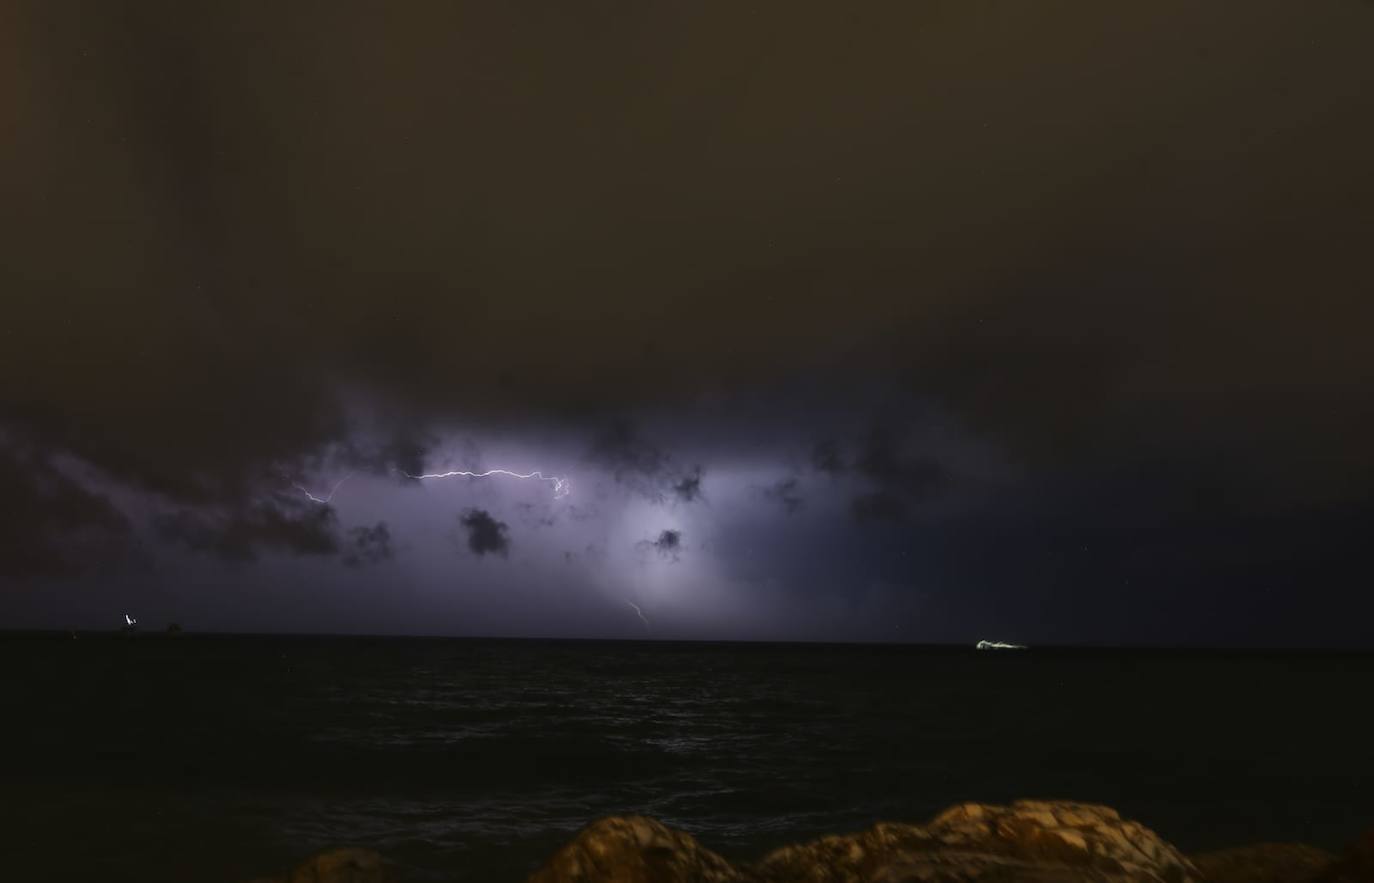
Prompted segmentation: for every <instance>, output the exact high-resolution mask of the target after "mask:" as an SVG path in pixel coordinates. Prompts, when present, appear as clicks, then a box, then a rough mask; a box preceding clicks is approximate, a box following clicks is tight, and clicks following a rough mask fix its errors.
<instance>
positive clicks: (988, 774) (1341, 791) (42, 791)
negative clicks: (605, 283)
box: [0, 635, 1374, 883]
mask: <svg viewBox="0 0 1374 883" xmlns="http://www.w3.org/2000/svg"><path fill="white" fill-rule="evenodd" d="M0 671H3V672H4V674H3V675H2V676H0V678H3V680H0V685H3V686H4V695H5V713H4V714H3V717H0V747H2V748H3V755H2V756H3V763H4V776H3V783H4V784H3V789H0V790H3V792H4V799H3V800H0V813H2V814H3V817H0V832H3V834H2V835H0V839H3V840H4V842H7V843H8V844H9V848H8V849H7V850H6V855H5V859H4V863H5V867H6V869H7V872H6V873H7V875H8V876H12V878H13V879H23V880H30V881H35V883H38V881H68V880H70V881H83V883H84V881H92V883H94V881H100V883H122V881H129V883H133V881H138V883H190V881H198V883H220V881H223V883H230V881H241V880H245V879H247V878H251V877H253V876H256V875H259V874H264V873H268V872H273V871H276V870H279V869H281V868H284V867H286V866H288V865H289V864H290V863H292V862H293V861H295V860H297V859H299V858H301V857H302V856H304V855H306V854H308V853H309V852H311V851H312V850H315V849H317V848H321V847H326V846H333V845H341V844H346V845H361V846H367V847H372V848H375V849H377V850H379V851H381V852H382V853H384V854H385V855H386V856H388V857H390V858H391V859H392V860H394V861H396V862H397V863H399V864H400V865H401V866H402V868H403V869H404V870H405V872H406V873H407V875H408V879H414V880H416V881H429V880H436V881H437V880H448V881H484V883H502V881H519V880H521V879H523V876H524V875H525V874H527V873H529V872H530V871H531V870H533V869H534V868H535V867H536V866H537V865H538V864H539V862H540V861H541V860H542V859H543V858H544V857H546V856H547V855H548V854H549V853H550V852H551V851H552V850H554V849H555V848H556V847H557V846H558V845H559V844H561V843H563V842H564V841H566V840H567V839H568V837H569V836H570V835H571V834H572V833H573V832H575V831H576V830H577V829H578V828H579V827H580V826H582V825H583V824H585V823H586V822H587V821H589V820H591V819H593V818H596V817H598V816H602V815H606V814H610V813H646V814H648V815H652V816H656V817H658V818H660V819H662V820H664V821H665V822H667V823H668V824H670V825H674V826H677V827H680V828H683V829H686V830H688V831H690V832H692V833H694V834H695V835H697V836H698V837H699V838H700V839H701V840H702V841H703V842H704V843H705V844H706V845H707V846H709V847H711V848H714V849H716V850H717V851H720V852H722V853H724V854H725V855H727V856H728V857H731V858H748V857H752V856H757V855H759V854H761V853H762V852H764V851H766V850H767V849H769V848H772V847H774V846H777V845H780V844H782V843H784V842H787V841H790V840H794V839H797V838H802V837H808V836H812V835H817V834H821V833H830V832H840V831H848V830H855V829H860V828H863V827H866V826H868V825H870V824H872V823H873V822H874V821H877V820H880V819H888V820H907V821H921V820H924V819H926V818H928V817H929V816H930V815H932V814H933V813H935V812H937V811H938V810H940V809H942V808H944V807H945V806H948V805H949V804H952V803H956V802H960V801H965V800H979V801H994V802H996V801H1008V800H1012V799H1015V798H1019V797H1046V798H1073V799H1077V800H1085V801H1096V802H1102V803H1107V804H1111V805H1113V806H1115V807H1117V808H1118V809H1120V810H1121V811H1122V812H1123V813H1125V814H1127V815H1129V816H1132V817H1135V818H1137V819H1139V820H1141V821H1142V822H1144V823H1145V824H1146V825H1147V826H1149V827H1151V828H1154V829H1155V830H1156V831H1158V832H1159V833H1160V834H1161V835H1163V836H1164V837H1165V838H1166V839H1168V840H1170V841H1172V842H1174V843H1175V844H1177V845H1179V846H1180V847H1181V848H1183V849H1185V850H1189V851H1191V850H1202V849H1209V848H1218V847H1223V846H1230V845H1239V844H1244V843H1248V842H1255V841H1261V840H1299V841H1306V842H1310V843H1314V844H1317V845H1319V846H1325V847H1328V848H1332V849H1336V848H1339V847H1341V846H1342V845H1343V844H1344V843H1345V842H1346V841H1348V840H1349V839H1350V838H1351V837H1353V836H1354V835H1355V834H1356V833H1358V832H1359V831H1360V830H1362V829H1363V828H1365V827H1368V826H1369V825H1371V824H1374V730H1372V729H1371V727H1374V724H1372V723H1371V719H1372V718H1374V715H1371V714H1370V710H1371V707H1372V703H1374V698H1371V697H1374V656H1371V655H1335V654H1328V655H1321V654H1268V655H1266V654H1260V653H1251V654H1222V653H1198V652H1192V653H1188V652H1158V651H1156V652H1144V651H1088V650H1073V651H1070V650H1040V649H1032V650H1028V651H1015V652H1014V651H985V652H978V651H975V650H973V649H972V648H967V649H965V648H921V647H901V646H871V645H870V646H862V645H764V644H700V643H653V642H575V641H568V642H555V641H502V640H463V639H458V640H452V639H372V638H300V637H220V636H193V635H187V636H181V637H167V638H158V637H153V636H140V637H132V638H121V637H99V636H93V635H85V636H80V637H78V638H76V639H73V638H71V637H69V636H68V637H64V638H61V639H58V638H54V637H44V638H39V637H14V636H11V637H5V638H0Z"/></svg>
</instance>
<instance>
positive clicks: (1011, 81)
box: [0, 0, 1374, 503]
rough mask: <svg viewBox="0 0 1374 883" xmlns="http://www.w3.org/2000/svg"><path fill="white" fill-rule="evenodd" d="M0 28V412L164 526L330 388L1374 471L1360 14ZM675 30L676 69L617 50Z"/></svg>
mask: <svg viewBox="0 0 1374 883" xmlns="http://www.w3.org/2000/svg"><path fill="white" fill-rule="evenodd" d="M20 10H21V12H20V13H19V14H18V15H17V16H16V17H15V18H16V22H15V27H14V28H13V29H11V34H10V35H9V36H8V42H7V52H6V57H7V58H9V59H11V62H12V64H13V66H14V70H15V76H13V77H12V78H11V79H10V86H9V87H8V88H10V89H11V90H14V92H15V95H14V98H15V99H16V100H13V101H11V102H10V106H13V107H14V108H16V113H17V116H16V118H15V119H14V121H13V122H14V125H13V126H11V128H12V129H13V131H15V132H16V133H18V134H17V135H16V137H14V138H12V139H9V140H8V141H7V143H6V144H5V146H4V152H3V154H0V161H3V162H4V164H5V166H4V167H5V168H6V169H7V170H13V171H14V174H13V175H11V176H10V179H11V181H12V184H13V186H12V187H10V188H9V189H8V190H7V194H8V197H7V199H6V201H5V203H6V204H5V206H4V207H3V209H0V211H3V212H4V214H3V216H0V224H3V229H0V233H3V234H4V235H3V237H0V238H2V239H3V241H4V242H6V244H7V255H6V260H4V261H2V262H0V290H4V291H5V292H6V293H7V302H6V308H7V323H6V324H7V326H8V327H10V328H12V329H22V334H12V336H11V337H9V338H7V339H6V342H5V346H4V347H3V348H0V403H5V404H13V405H16V406H17V405H23V406H25V408H26V409H27V411H28V413H29V415H30V416H31V417H32V418H33V419H34V421H35V423H34V425H40V424H41V425H47V424H49V423H51V422H54V421H59V420H60V421H62V422H65V423H66V424H67V425H68V427H69V429H70V432H66V433H64V434H63V437H64V441H63V444H65V445H67V446H68V447H69V448H70V449H71V450H73V451H75V452H77V453H79V454H80V455H81V456H83V457H84V458H86V459H88V460H89V461H90V462H93V463H96V464H98V465H99V466H100V467H101V468H102V469H105V470H107V471H109V472H111V473H113V474H118V475H120V476H121V477H124V478H127V479H128V480H130V481H132V482H135V483H137V484H139V485H142V486H146V487H149V488H154V489H157V490H158V491H159V492H161V493H166V494H168V495H171V496H173V497H174V498H175V499H177V500H178V501H182V502H186V503H205V502H210V501H218V500H223V499H225V498H226V497H228V496H235V497H239V498H243V499H246V498H248V497H250V496H251V495H252V493H255V492H257V491H259V490H260V489H261V485H262V483H263V482H264V481H265V480H266V477H267V476H270V475H272V474H277V473H276V472H274V470H277V471H279V470H282V469H287V470H291V469H292V468H293V467H295V466H297V465H298V464H299V463H300V462H302V461H304V460H307V459H308V458H309V457H310V456H312V455H314V454H317V453H318V452H319V450H320V449H321V447H322V446H323V445H326V444H328V443H333V442H338V441H340V440H341V439H342V438H344V437H345V436H346V435H347V428H348V427H347V424H346V422H345V420H344V418H343V413H344V412H343V409H342V408H341V402H342V397H343V396H346V395H348V394H350V393H355V392H356V393H358V394H360V395H371V396H373V397H374V398H376V399H380V400H382V401H385V402H386V403H387V405H388V413H389V414H391V415H393V416H394V415H404V421H406V422H411V421H413V422H417V423H419V424H420V425H429V424H430V423H431V422H440V423H447V425H453V423H454V421H457V420H463V419H477V420H499V419H531V420H560V419H574V420H587V419H600V418H602V417H604V415H605V414H607V413H630V412H633V411H635V409H639V408H646V407H647V408H675V407H685V406H690V407H692V408H701V409H704V411H706V412H709V411H710V409H711V408H713V407H714V406H715V405H714V403H715V402H716V401H717V400H718V399H719V398H720V397H722V396H728V395H730V394H732V393H734V392H737V391H739V390H742V389H756V388H763V387H766V385H767V384H769V383H772V382H774V381H775V380H777V379H778V378H779V377H780V376H794V377H801V376H821V377H826V378H829V380H828V381H827V383H825V384H820V385H819V387H818V389H819V392H821V393H823V394H824V396H825V397H828V398H832V399H839V400H841V401H842V400H843V399H844V397H845V395H846V391H847V390H848V389H849V388H851V387H852V386H853V385H854V384H855V383H858V382H870V381H872V380H874V379H875V378H878V379H883V380H891V381H892V382H895V383H898V384H900V385H902V386H904V387H906V388H908V389H910V390H912V391H916V392H919V393H920V394H923V395H927V396H929V397H931V398H932V399H934V400H937V401H939V402H940V403H941V405H942V406H943V407H945V408H947V410H948V411H949V412H951V413H954V414H956V415H958V416H960V417H966V418H967V419H968V420H969V421H970V422H971V423H972V424H973V425H975V426H976V427H977V428H978V429H979V431H980V432H983V431H986V432H988V433H990V434H992V435H994V436H996V437H997V439H998V440H999V441H1000V442H1004V443H1006V444H1007V445H1009V446H1012V447H1015V448H1018V449H1024V450H1026V451H1028V452H1030V453H1033V454H1034V455H1036V456H1044V457H1051V458H1053V457H1056V456H1057V457H1065V456H1075V455H1078V454H1079V453H1081V452H1083V451H1089V452H1093V453H1094V455H1095V456H1105V455H1111V454H1114V453H1119V452H1122V451H1128V452H1131V451H1135V450H1137V449H1139V448H1142V447H1149V446H1153V445H1158V444H1161V443H1166V442H1167V443H1172V444H1186V443H1187V442H1188V441H1189V440H1190V439H1191V438H1193V437H1195V436H1196V435H1197V434H1206V435H1208V436H1209V437H1218V438H1224V439H1227V440H1229V441H1231V442H1232V443H1237V444H1239V443H1242V442H1243V443H1245V444H1246V447H1247V448H1248V449H1251V450H1255V451H1256V453H1255V454H1253V455H1252V456H1254V457H1255V458H1256V459H1257V460H1262V459H1263V458H1265V457H1268V456H1275V455H1282V456H1284V458H1285V459H1289V460H1293V461H1294V462H1302V463H1304V464H1305V466H1304V475H1303V479H1304V480H1305V482H1306V483H1307V484H1309V485H1311V484H1315V483H1317V482H1318V481H1319V480H1322V481H1325V482H1326V484H1327V485H1328V486H1334V487H1340V486H1342V480H1344V479H1346V478H1347V477H1348V476H1349V475H1350V474H1352V473H1353V472H1356V471H1359V470H1361V469H1363V467H1365V466H1367V463H1368V455H1367V453H1366V452H1367V451H1369V450H1370V449H1371V448H1374V422H1371V420H1370V419H1369V418H1368V414H1367V413H1366V410H1367V409H1365V407H1364V405H1363V402H1364V401H1365V399H1366V398H1367V396H1366V392H1367V390H1368V388H1369V386H1370V384H1371V381H1374V359H1371V358H1370V357H1369V356H1368V353H1367V348H1366V346H1365V341H1364V339H1363V336H1362V334H1361V333H1360V332H1359V331H1358V330H1357V329H1363V328H1366V327H1369V325H1370V320H1371V319H1374V314H1371V310H1374V306H1371V304H1370V301H1369V299H1368V298H1366V297H1363V296H1362V295H1363V293H1364V292H1366V291H1367V290H1368V288H1369V283H1370V280H1371V275H1370V273H1371V271H1370V268H1369V265H1368V263H1367V261H1366V260H1365V258H1364V249H1363V242H1364V240H1363V238H1362V237H1360V236H1357V235H1356V234H1355V232H1354V231H1356V230H1361V229H1362V222H1363V219H1364V218H1366V217H1367V216H1368V214H1369V211H1368V209H1369V207H1370V206H1371V205H1374V181H1371V179H1370V176H1368V175H1367V174H1365V163H1366V158H1367V157H1368V156H1369V155H1371V154H1374V122H1371V115H1370V114H1368V113H1365V112H1363V111H1364V105H1365V102H1366V100H1367V96H1368V94H1369V92H1370V89H1371V87H1374V64H1371V63H1370V61H1369V59H1368V53H1367V45H1366V41H1364V40H1363V39H1362V37H1363V35H1364V33H1365V32H1366V31H1367V29H1368V27H1369V16H1370V10H1369V8H1368V7H1367V6H1365V5H1361V4H1327V5H1325V6H1323V8H1322V9H1321V10H1320V11H1312V10H1309V9H1304V8H1299V7H1295V6H1293V5H1292V4H1287V3H1283V2H1281V0H1259V2H1257V3H1253V4H1250V5H1249V6H1248V7H1247V16H1246V29H1245V31H1244V33H1243V34H1240V35H1237V31H1236V29H1235V23H1234V16H1233V15H1232V14H1231V12H1230V11H1229V10H1224V9H1220V8H1215V9H1213V8H1204V7H1198V6H1197V5H1195V4H1194V5H1189V4H1183V3H1177V2H1170V3H1163V4H1148V5H1142V6H1140V7H1137V8H1132V9H1131V10H1129V11H1128V12H1124V13H1123V12H1121V11H1120V10H1110V11H1109V10H1106V9H1105V8H1104V9H1098V8H1094V7H1093V6H1092V5H1091V4H1071V5H1068V6H1064V7H1061V8H1059V9H1058V10H1055V11H1051V12H1045V11H1043V10H1031V9H1029V8H1026V9H1023V8H1021V7H1018V6H1015V5H1002V6H999V7H998V8H997V9H995V10H987V9H983V8H982V7H977V6H967V7H963V8H958V9H955V8H953V7H951V8H950V9H939V10H934V9H930V8H927V7H925V6H922V5H905V6H903V5H897V6H893V7H890V8H888V9H885V10H882V11H881V12H879V13H877V14H875V15H874V16H871V17H866V18H862V19H852V20H846V21H837V20H835V19H834V18H833V16H830V15H829V14H827V13H824V12H823V11H822V8H821V7H819V6H818V7H815V8H813V9H811V10H805V9H798V8H796V7H795V5H794V4H773V5H765V7H764V8H763V9H762V10H761V11H760V13H759V14H758V15H751V16H740V15H738V14H737V10H736V9H735V8H734V7H733V6H732V5H730V4H707V5H705V6H700V7H698V8H695V9H694V10H693V12H692V14H691V15H689V16H688V17H687V19H682V18H680V17H677V16H676V14H675V13H668V12H666V11H661V10H660V11H656V12H651V13H646V15H645V16H641V17H637V18H631V19H626V20H625V21H622V22H619V23H617V24H616V26H615V27H613V28H610V29H609V30H607V29H604V28H596V27H593V25H592V24H591V23H590V22H587V21H582V20H579V19H577V18H576V16H573V15H571V14H570V13H568V12H566V11H558V10H554V11H550V10H540V11H538V12H536V11H534V10H532V9H526V8H524V7H504V6H503V7H500V8H490V9H485V10H482V11H476V8H475V7H452V8H449V7H444V8H439V7H430V6H422V7H416V8H414V9H412V10H408V11H407V12H405V13H403V14H397V15H393V16H388V17H387V18H386V19H385V20H384V21H378V20H376V19H375V18H374V17H372V16H368V15H365V14H364V13H363V12H362V11H361V10H360V9H350V8H341V9H340V10H337V16H336V18H335V20H334V22H333V24H332V26H331V28H330V29H329V31H328V33H326V34H323V35H321V34H319V33H318V30H317V28H315V22H314V21H313V19H312V17H311V16H312V13H310V12H308V11H306V10H305V9H295V10H293V9H281V10H274V11H273V12H272V13H271V15H268V13H266V12H264V11H255V10H253V9H248V8H239V7H237V6H235V7H233V8H228V7H226V8H224V9H220V10H215V11H211V12H203V11H199V10H197V11H195V12H193V11H192V10H191V8H190V7H187V6H185V5H184V4H182V5H178V4H175V3H170V2H152V3H149V4H145V5H144V6H141V7H140V10H139V11H138V12H137V13H131V14H128V15H124V14H117V13H116V12H115V11H114V10H113V9H112V8H110V7H109V6H108V4H101V3H97V2H94V0H90V2H86V3H78V4H76V5H75V6H64V7H61V8H58V7H54V6H53V5H52V4H47V3H41V2H37V0H28V2H22V3H21V4H20ZM1123 16H1124V17H1123ZM778 21H786V22H787V29H788V33H789V34H790V35H791V38H790V39H789V40H788V41H787V42H786V45H783V46H780V47H779V48H778V50H777V52H776V53H774V54H773V55H771V56H770V57H769V60H768V62H767V64H763V62H762V61H761V60H760V57H759V55H758V53H757V52H756V51H755V47H756V46H757V45H759V43H760V41H766V40H768V39H769V35H770V34H772V33H774V32H775V30H776V28H777V22H778ZM665 32H673V33H678V32H682V33H687V34H690V35H692V39H694V40H696V41H697V42H696V43H694V44H693V45H697V46H698V47H699V48H703V49H705V50H709V51H700V52H691V53H681V52H675V51H666V50H665V51H663V52H651V53H647V54H646V53H642V52H639V51H637V50H636V49H633V48H632V47H639V46H643V45H646V44H648V45H657V43H656V42H655V40H656V39H657V38H658V35H661V34H662V33H665ZM305 34H309V35H311V37H310V39H305V38H304V37H303V36H302V35H305ZM514 34H518V35H521V36H520V38H519V39H518V40H517V39H515V38H513V37H512V36H511V35H514ZM1009 34H1015V35H1017V37H1016V39H1014V40H1013V39H1011V38H1009V37H1007V36H1006V35H1009ZM248 35H252V37H251V39H250V37H249V36H248ZM574 47H577V48H574ZM990 47H991V48H990ZM975 50H976V51H975ZM393 53H394V54H395V56H396V57H399V58H405V59H408V62H407V63H405V64H395V63H392V61H393V58H392V54H393ZM1163 57H1168V58H1170V59H1171V60H1172V61H1171V63H1170V65H1169V69H1168V75H1167V76H1164V75H1161V73H1160V72H1161V70H1162V68H1161V66H1160V62H1159V59H1160V58H1163ZM588 58H592V59H594V61H592V62H588V61H587V59H588ZM707 58H709V59H710V62H709V64H708V63H706V62H705V61H704V60H703V59H707ZM817 58H824V59H825V61H824V62H823V63H819V64H818V63H817V62H816V59H817ZM1083 70H1099V71H1104V72H1106V73H1105V74H1104V75H1103V76H1100V77H1092V78H1083V77H1082V76H1081V75H1080V74H1081V71H1083ZM435 71H442V72H443V75H442V76H436V75H435ZM510 71H520V76H508V75H507V74H508V73H509V72H510ZM1284 71H1288V72H1290V73H1287V74H1285V73H1282V72H1284ZM1294 71H1296V72H1297V73H1296V74H1294V73H1291V72H1294ZM744 81H747V82H750V83H751V84H752V87H751V88H750V89H747V90H738V89H729V88H726V87H724V86H723V85H722V84H727V83H737V82H744ZM453 82H462V83H465V84H468V85H467V87H466V88H464V89H463V90H460V91H458V92H454V91H453V90H452V89H450V88H448V86H447V85H446V84H449V83H453ZM630 82H643V83H652V84H654V87H653V88H652V89H649V90H647V91H645V92H643V93H637V92H635V91H633V90H626V89H625V88H624V84H625V83H630ZM440 105H442V106H444V107H445V108H447V111H446V112H445V113H442V114H435V113H433V112H432V109H433V108H434V107H436V106H440ZM473 119H483V120H488V121H492V124H491V125H484V126H480V127H475V128H474V127H473V126H471V125H470V124H469V122H470V121H471V120H473ZM1066 121H1069V122H1066ZM397 132H411V133H415V137H406V138H398V137H396V136H395V133H397ZM1279 133H1281V136H1280V134H1279ZM780 157H781V158H783V159H779V158H780ZM288 182H289V186H288ZM703 231H704V232H703ZM116 293H117V294H116ZM783 315H785V333H780V332H781V331H782V330H783V329H782V326H780V324H779V322H780V316H783ZM665 316H668V317H671V319H670V320H669V321H667V322H665V319H664V317H665ZM73 317H80V319H79V320H73ZM459 335H461V338H460V337H459ZM1311 353H1316V354H1318V355H1317V356H1314V357H1312V358H1303V357H1302V354H1311ZM493 366H498V367H496V368H493ZM1237 389H1244V390H1245V391H1246V392H1245V394H1244V395H1239V396H1238V395H1233V393H1234V391H1235V390H1237ZM394 419H396V420H397V421H398V422H399V421H401V420H402V418H401V417H394ZM1299 424H1302V425H1309V426H1310V431H1309V432H1302V433H1295V432H1293V431H1292V428H1291V427H1293V426H1294V425H1299ZM1181 427H1189V429H1187V430H1186V431H1183V430H1181V429H1178V430H1177V435H1178V437H1177V438H1171V436H1172V435H1173V434H1174V431H1175V430H1174V429H1172V428H1181ZM1317 439H1326V440H1328V441H1325V442H1318V441H1316V440H1317ZM610 447H611V449H614V450H615V451H616V452H617V453H616V455H618V456H621V457H623V458H624V459H623V460H622V463H621V466H620V467H619V468H621V469H622V470H624V471H625V472H626V474H628V473H631V472H634V473H638V474H641V475H645V474H653V473H655V472H656V470H657V468H658V465H660V464H659V461H658V458H657V456H656V455H655V453H654V452H653V450H652V449H651V448H647V447H644V446H640V447H638V448H636V447H635V446H634V445H633V444H631V445H630V446H629V447H628V448H626V447H625V446H623V445H622V446H620V447H619V448H616V446H615V444H614V443H612V444H611V446H610ZM1318 451H1320V453H1321V456H1320V457H1318V456H1313V454H1314V452H1318ZM419 453H420V452H419V451H417V450H414V449H412V450H410V451H409V452H405V451H398V452H395V455H394V456H391V457H388V458H387V461H388V462H390V463H395V464H397V465H398V466H399V467H400V468H403V469H407V470H409V469H413V468H414V467H416V466H417V465H418V463H419V461H420V459H421V458H420V456H419ZM293 474H294V473H293ZM1344 486H1345V487H1346V488H1347V489H1349V488H1350V485H1349V483H1348V482H1345V484H1344ZM1347 492H1349V493H1354V491H1353V490H1348V491H1347Z"/></svg>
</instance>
